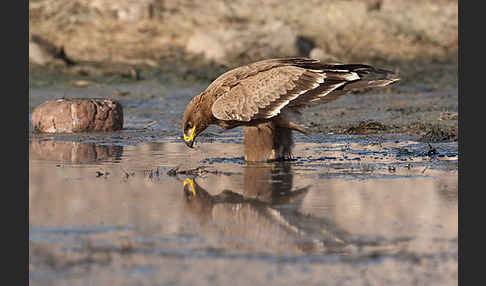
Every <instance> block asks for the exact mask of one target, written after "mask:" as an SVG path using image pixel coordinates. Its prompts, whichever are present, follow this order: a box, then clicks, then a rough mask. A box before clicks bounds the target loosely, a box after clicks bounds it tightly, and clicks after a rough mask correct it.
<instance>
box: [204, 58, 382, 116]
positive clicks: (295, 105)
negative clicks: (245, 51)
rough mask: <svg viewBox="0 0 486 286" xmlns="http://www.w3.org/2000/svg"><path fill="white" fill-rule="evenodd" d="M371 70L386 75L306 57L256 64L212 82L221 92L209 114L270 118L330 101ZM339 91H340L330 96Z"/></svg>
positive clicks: (363, 84)
mask: <svg viewBox="0 0 486 286" xmlns="http://www.w3.org/2000/svg"><path fill="white" fill-rule="evenodd" d="M371 71H374V72H377V71H378V72H380V71H382V72H385V71H384V70H376V69H374V68H373V67H370V66H367V65H338V64H336V65H329V64H321V63H320V62H319V61H318V60H312V59H306V58H290V59H280V60H270V61H269V60H267V61H262V62H257V63H254V64H252V65H249V66H245V67H244V68H243V69H240V70H238V69H237V70H233V71H231V72H229V73H227V74H226V75H225V74H223V76H222V77H221V78H220V79H217V80H216V81H215V83H218V84H217V85H218V89H219V90H220V91H222V92H221V93H220V95H219V96H218V98H217V99H216V100H215V101H214V103H213V105H212V113H213V115H214V117H216V118H217V119H219V120H234V121H245V122H248V121H250V120H253V119H269V118H272V117H275V116H277V115H278V114H279V113H280V112H281V111H282V110H283V109H284V108H292V109H299V108H302V107H306V106H309V105H313V104H316V103H323V102H327V101H330V100H333V99H335V98H337V97H338V96H339V95H341V94H343V93H345V92H346V91H347V90H348V89H345V88H344V87H345V85H347V84H350V83H355V82H359V81H360V80H361V79H362V76H364V75H365V74H368V73H370V72H371ZM386 72H388V71H386ZM367 82H370V81H367ZM366 86H367V84H366V83H362V84H361V85H357V87H358V88H362V87H366ZM338 90H340V91H342V92H335V96H332V95H331V96H329V95H330V94H332V92H333V91H338ZM326 97H328V98H326Z"/></svg>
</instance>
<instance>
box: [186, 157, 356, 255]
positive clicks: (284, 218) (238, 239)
mask: <svg viewBox="0 0 486 286" xmlns="http://www.w3.org/2000/svg"><path fill="white" fill-rule="evenodd" d="M292 185H293V174H292V172H291V164H290V163H289V162H288V161H283V162H272V163H254V164H247V165H246V166H245V169H244V182H243V194H240V193H236V192H234V191H232V190H223V191H221V192H220V193H218V194H217V195H211V194H210V193H209V192H208V191H206V190H205V189H204V188H202V187H201V186H200V185H199V184H198V183H197V182H196V180H195V179H186V180H185V181H184V197H185V199H184V201H185V206H186V207H187V210H186V212H187V213H188V214H190V215H192V217H193V218H195V219H196V221H197V223H198V224H199V225H200V226H201V227H202V228H206V231H209V232H212V233H218V234H219V235H222V239H220V241H232V242H234V245H235V247H237V248H238V249H240V250H241V249H243V248H247V249H253V250H262V251H278V252H282V251H283V252H287V251H293V252H297V253H346V252H347V246H348V245H349V243H348V242H347V241H348V237H350V235H349V234H348V233H347V232H346V231H344V230H342V229H340V228H339V227H337V226H336V225H335V224H334V223H333V222H332V221H331V220H329V219H327V218H323V217H316V216H312V215H309V214H303V213H301V212H300V211H299V209H300V206H301V204H302V201H303V199H304V197H305V196H306V195H307V193H308V191H309V188H310V186H307V187H304V188H300V189H296V190H292ZM212 193H214V192H212ZM186 212H185V213H186ZM225 238H227V239H225ZM236 245H237V246H236ZM230 247H231V246H230Z"/></svg>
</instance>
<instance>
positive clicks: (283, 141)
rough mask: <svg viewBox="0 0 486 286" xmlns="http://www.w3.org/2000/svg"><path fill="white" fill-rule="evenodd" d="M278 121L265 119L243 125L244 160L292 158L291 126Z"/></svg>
mask: <svg viewBox="0 0 486 286" xmlns="http://www.w3.org/2000/svg"><path fill="white" fill-rule="evenodd" d="M288 127H289V126H287V127H282V126H281V124H279V122H278V121H267V122H263V123H259V124H256V125H252V126H244V127H243V135H244V148H245V160H246V161H253V162H255V161H276V160H289V159H292V148H293V146H294V140H293V138H292V130H293V129H291V128H288Z"/></svg>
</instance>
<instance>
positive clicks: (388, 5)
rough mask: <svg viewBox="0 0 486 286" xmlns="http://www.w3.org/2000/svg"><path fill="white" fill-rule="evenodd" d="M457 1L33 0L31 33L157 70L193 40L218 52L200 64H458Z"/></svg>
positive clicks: (76, 54)
mask: <svg viewBox="0 0 486 286" xmlns="http://www.w3.org/2000/svg"><path fill="white" fill-rule="evenodd" d="M457 5H458V3H457V1H446V0H424V1H409V0H407V1H405V0H403V1H402V0H382V1H380V0H374V1H370V0H349V1H345V0H334V1H330V0H305V1H291V0H281V1H280V0H279V1H277V0H270V1H263V0H254V1H250V0H245V1H226V0H207V1H192V0H166V1H162V0H142V1H129V0H121V1H109V0H73V1H64V0H37V1H32V0H31V1H30V2H29V12H30V15H29V33H30V35H31V36H32V35H39V36H41V37H43V38H45V39H46V40H48V41H50V42H52V43H53V44H54V45H57V46H63V47H64V48H65V50H66V53H67V54H68V55H69V56H70V57H71V58H73V59H74V60H76V61H97V62H99V61H102V62H118V63H128V64H141V65H143V64H145V65H147V64H148V65H153V66H156V65H157V64H158V63H159V62H160V61H163V60H167V59H173V58H184V57H187V56H188V55H189V56H190V52H188V50H189V51H194V49H191V48H188V45H189V44H190V42H191V38H192V40H193V41H194V37H195V38H196V42H197V45H199V48H200V49H201V50H204V49H206V50H210V51H212V52H218V51H219V53H222V54H223V56H224V57H219V58H218V56H216V57H211V55H209V56H208V55H206V58H208V59H213V60H215V61H216V62H218V61H220V62H223V63H224V64H227V65H236V64H239V63H240V62H242V61H248V60H256V59H259V58H262V57H270V56H292V55H296V54H299V55H304V56H309V53H311V52H314V54H311V55H313V56H318V57H321V58H325V59H329V60H337V61H357V60H360V61H368V62H370V61H385V62H404V61H457V49H458V8H457ZM201 35H202V36H201ZM198 37H199V38H198ZM201 37H202V39H203V40H201ZM204 39H206V41H205V40H204ZM208 39H209V40H208ZM198 40H199V41H198ZM292 45H293V46H294V47H292ZM315 48H316V49H315ZM313 49H314V51H313ZM196 50H197V48H196ZM222 58H224V61H223V60H222Z"/></svg>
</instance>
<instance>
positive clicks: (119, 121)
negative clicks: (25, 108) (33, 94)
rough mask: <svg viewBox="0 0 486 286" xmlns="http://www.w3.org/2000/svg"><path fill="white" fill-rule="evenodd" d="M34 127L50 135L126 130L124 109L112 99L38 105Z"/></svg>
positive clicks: (77, 100) (84, 99) (61, 101)
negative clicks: (124, 127) (124, 126)
mask: <svg viewBox="0 0 486 286" xmlns="http://www.w3.org/2000/svg"><path fill="white" fill-rule="evenodd" d="M32 125H33V127H34V129H35V130H37V131H40V132H47V133H73V132H87V131H116V130H120V129H122V128H123V109H122V106H121V104H120V103H118V101H116V100H112V99H103V98H76V99H58V100H53V101H47V102H44V103H43V104H41V105H39V106H37V107H36V108H35V109H34V111H33V113H32Z"/></svg>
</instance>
